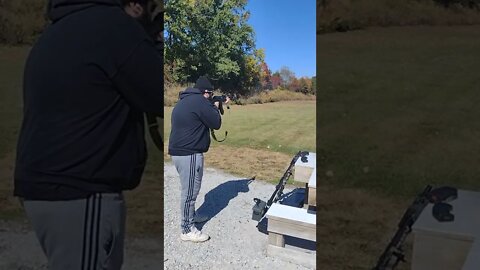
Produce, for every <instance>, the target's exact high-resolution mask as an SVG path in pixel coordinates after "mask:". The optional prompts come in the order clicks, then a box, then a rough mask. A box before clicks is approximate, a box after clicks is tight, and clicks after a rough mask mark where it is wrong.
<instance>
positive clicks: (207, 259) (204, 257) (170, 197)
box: [164, 164, 308, 270]
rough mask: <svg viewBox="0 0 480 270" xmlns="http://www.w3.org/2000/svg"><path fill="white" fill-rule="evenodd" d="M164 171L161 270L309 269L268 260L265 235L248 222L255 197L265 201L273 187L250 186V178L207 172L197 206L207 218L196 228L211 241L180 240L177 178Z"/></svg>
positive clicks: (257, 183)
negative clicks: (162, 265)
mask: <svg viewBox="0 0 480 270" xmlns="http://www.w3.org/2000/svg"><path fill="white" fill-rule="evenodd" d="M164 168H165V222H164V223H165V234H164V237H165V242H164V244H165V251H164V254H165V269H172V270H173V269H182V270H183V269H308V268H304V267H303V266H300V265H297V264H292V263H289V262H287V261H284V260H281V259H279V258H272V257H267V256H266V247H267V243H268V239H267V238H268V237H267V235H265V234H262V233H260V232H259V231H258V230H257V228H256V227H255V226H256V225H257V222H256V221H254V220H252V219H251V215H252V205H253V198H255V197H258V198H261V199H263V200H266V199H268V197H269V196H270V195H271V194H272V193H273V191H274V190H275V186H274V185H272V184H267V183H265V182H260V181H253V182H251V183H250V184H248V182H249V180H248V179H241V178H239V177H236V176H233V175H229V174H226V173H224V172H222V171H220V170H216V169H211V168H207V169H205V172H204V177H203V182H202V188H201V189H200V194H199V196H198V198H197V204H196V207H197V212H198V213H199V214H201V215H207V216H209V217H211V219H210V220H209V221H207V222H206V223H203V224H199V225H198V226H197V227H199V229H202V231H203V232H205V233H207V234H208V235H210V237H211V239H210V240H208V241H207V242H204V243H191V242H182V241H181V240H180V183H179V179H178V174H177V172H176V170H175V168H174V167H173V166H172V165H171V164H166V165H165V167H164ZM281 173H282V172H280V173H279V175H281ZM285 191H286V192H287V191H288V189H285Z"/></svg>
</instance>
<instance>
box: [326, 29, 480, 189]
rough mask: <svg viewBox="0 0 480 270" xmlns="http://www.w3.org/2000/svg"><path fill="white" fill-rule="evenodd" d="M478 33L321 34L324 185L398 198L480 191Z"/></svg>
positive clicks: (394, 31) (388, 31)
mask: <svg viewBox="0 0 480 270" xmlns="http://www.w3.org/2000/svg"><path fill="white" fill-rule="evenodd" d="M479 30H480V27H478V26H472V27H405V28H372V29H370V30H367V31H356V32H351V33H346V34H343V33H338V34H329V35H323V36H318V39H317V44H318V50H317V53H318V73H319V75H318V78H319V85H320V87H321V88H320V90H319V97H318V98H319V104H318V107H319V117H320V118H319V121H318V124H319V126H318V134H319V141H320V144H319V152H320V156H321V159H320V164H321V166H322V171H321V174H322V176H323V179H322V181H326V182H328V183H329V184H334V185H339V186H347V187H362V188H367V189H375V190H379V191H382V192H387V193H388V194H401V195H412V194H414V193H415V192H417V191H418V190H420V189H421V188H422V187H423V186H424V185H425V184H427V183H434V184H449V185H455V186H458V187H464V188H473V189H478V188H480V182H479V181H478V180H477V179H478V175H479V174H480V166H478V164H479V163H480V155H479V153H480V140H479V139H478V138H479V135H480V121H478V119H479V118H480V106H478V104H479V102H480V94H479V93H480V79H479V78H480V77H479V76H478V70H479V69H480V62H479V61H478V59H480V37H479V36H478V35H477V33H478V31H479ZM327 172H328V173H327ZM326 174H328V175H329V176H330V177H328V176H326ZM332 175H333V176H332Z"/></svg>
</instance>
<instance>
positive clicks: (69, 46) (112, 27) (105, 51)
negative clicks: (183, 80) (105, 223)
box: [14, 0, 163, 200]
mask: <svg viewBox="0 0 480 270" xmlns="http://www.w3.org/2000/svg"><path fill="white" fill-rule="evenodd" d="M48 16H49V18H50V19H51V21H52V24H51V25H49V26H48V27H47V28H46V29H45V31H44V33H43V34H42V36H41V37H40V38H39V40H38V41H37V42H36V44H35V45H34V46H33V48H32V50H31V52H30V54H29V56H28V59H27V62H26V66H25V73H24V85H23V88H24V89H23V90H24V119H23V123H22V127H21V131H20V136H19V140H18V146H17V161H16V165H15V191H14V194H15V195H16V196H20V197H24V198H25V199H33V200H37V199H38V200H66V199H78V198H85V197H87V196H89V195H90V194H92V193H95V192H119V191H121V190H125V189H132V188H134V187H136V186H137V185H138V184H139V182H140V178H141V175H142V173H143V170H144V167H145V161H146V147H145V139H144V123H143V112H151V113H155V114H157V115H162V116H163V76H162V72H163V63H162V57H161V55H160V54H159V53H158V51H156V50H155V48H154V45H153V42H152V40H151V39H150V38H149V37H148V36H147V35H146V32H145V31H144V29H142V27H141V26H140V24H139V23H137V22H136V21H135V20H134V19H133V18H131V17H129V16H128V15H127V14H126V13H125V12H124V11H123V9H122V7H121V5H120V1H117V0H51V2H50V3H49V11H48Z"/></svg>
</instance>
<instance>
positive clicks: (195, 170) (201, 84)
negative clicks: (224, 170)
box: [168, 77, 229, 242]
mask: <svg viewBox="0 0 480 270" xmlns="http://www.w3.org/2000/svg"><path fill="white" fill-rule="evenodd" d="M212 95H213V85H212V84H211V83H210V81H209V80H208V79H207V78H206V77H200V78H199V79H198V80H197V82H196V83H195V86H194V87H193V88H187V89H186V90H185V91H183V92H181V93H180V100H179V101H178V103H177V104H176V105H175V107H174V108H173V111H172V120H171V122H172V129H171V133H170V139H169V145H168V153H169V155H171V156H172V161H173V163H174V164H175V168H176V169H177V172H178V174H179V175H180V184H181V199H180V211H181V213H182V217H181V226H180V227H181V235H180V239H182V240H183V241H192V242H204V241H206V240H208V239H209V238H210V237H209V236H208V235H207V234H205V233H202V232H201V231H199V230H198V229H197V228H196V227H195V225H194V218H195V200H196V199H197V195H198V193H199V191H200V186H201V184H202V177H203V153H205V152H207V151H208V148H209V147H210V133H209V131H210V129H219V128H220V126H221V124H222V121H221V120H222V119H221V116H220V112H219V110H218V106H219V104H218V102H216V103H215V104H212V103H211V102H210V101H209V99H210V98H211V97H212ZM228 101H229V100H228V99H227V101H226V102H228ZM198 221H200V220H198Z"/></svg>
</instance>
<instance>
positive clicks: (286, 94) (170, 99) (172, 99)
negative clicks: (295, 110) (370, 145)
mask: <svg viewBox="0 0 480 270" xmlns="http://www.w3.org/2000/svg"><path fill="white" fill-rule="evenodd" d="M186 88H187V86H180V85H168V86H167V85H166V87H165V95H164V97H165V99H164V101H163V105H164V106H174V105H175V103H177V101H178V93H179V92H180V91H183V90H185V89H186ZM220 94H221V93H215V95H220ZM315 99H316V97H315V96H314V95H308V94H307V95H304V94H302V93H297V92H292V91H288V90H284V89H275V90H270V91H267V92H260V93H258V94H255V95H253V96H251V97H248V98H246V97H241V98H238V99H237V100H236V101H234V102H233V103H235V104H237V105H246V104H263V103H268V102H277V101H289V100H315Z"/></svg>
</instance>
